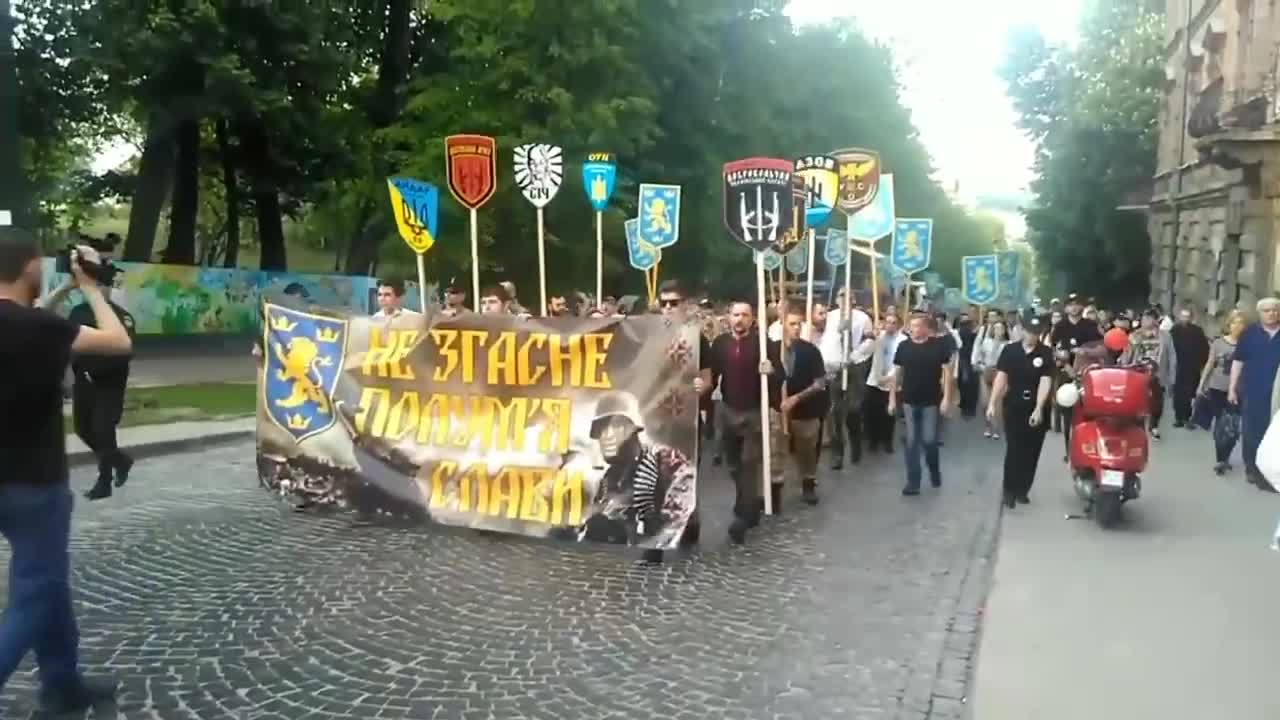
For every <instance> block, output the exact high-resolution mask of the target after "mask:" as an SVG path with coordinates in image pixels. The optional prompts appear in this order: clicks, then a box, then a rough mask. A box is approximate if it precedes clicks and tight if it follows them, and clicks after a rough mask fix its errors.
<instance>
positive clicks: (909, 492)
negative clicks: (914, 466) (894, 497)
mask: <svg viewBox="0 0 1280 720" xmlns="http://www.w3.org/2000/svg"><path fill="white" fill-rule="evenodd" d="M902 494H903V495H904V496H906V497H915V496H916V495H919V494H920V488H918V487H915V488H913V487H904V488H902Z"/></svg>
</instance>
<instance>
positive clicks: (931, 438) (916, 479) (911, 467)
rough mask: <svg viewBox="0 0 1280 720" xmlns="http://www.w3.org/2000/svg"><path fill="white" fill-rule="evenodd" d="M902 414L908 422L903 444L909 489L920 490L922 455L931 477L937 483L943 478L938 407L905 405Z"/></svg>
mask: <svg viewBox="0 0 1280 720" xmlns="http://www.w3.org/2000/svg"><path fill="white" fill-rule="evenodd" d="M902 414H903V416H904V418H905V419H906V421H907V427H906V431H907V437H906V439H905V442H903V446H904V447H903V452H904V453H905V454H906V459H907V487H908V488H910V489H912V490H919V489H920V456H921V455H924V462H925V465H927V466H928V467H929V477H930V478H931V479H932V480H934V481H935V482H937V481H938V480H940V479H941V478H942V472H941V470H940V469H939V467H938V425H939V422H938V421H939V414H938V406H937V405H904V406H903V408H902Z"/></svg>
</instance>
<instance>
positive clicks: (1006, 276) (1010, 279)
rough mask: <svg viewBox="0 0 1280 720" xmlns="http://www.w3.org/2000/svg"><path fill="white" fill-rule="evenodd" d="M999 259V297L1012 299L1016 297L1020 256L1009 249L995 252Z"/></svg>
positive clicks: (1020, 262)
mask: <svg viewBox="0 0 1280 720" xmlns="http://www.w3.org/2000/svg"><path fill="white" fill-rule="evenodd" d="M996 255H997V257H998V258H999V260H1000V297H1001V298H1003V299H1005V300H1012V299H1014V298H1015V297H1017V293H1018V280H1019V277H1018V276H1019V270H1020V269H1021V268H1019V265H1021V264H1022V256H1020V255H1018V253H1016V252H1013V251H1011V250H1008V251H1005V252H1001V253H996Z"/></svg>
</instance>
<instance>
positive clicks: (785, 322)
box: [379, 281, 1280, 543]
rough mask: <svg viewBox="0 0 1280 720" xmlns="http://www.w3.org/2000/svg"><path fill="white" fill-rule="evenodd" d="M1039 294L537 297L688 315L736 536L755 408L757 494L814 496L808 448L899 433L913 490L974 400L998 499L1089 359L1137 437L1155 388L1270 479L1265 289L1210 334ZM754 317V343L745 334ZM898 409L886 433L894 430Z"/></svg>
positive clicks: (860, 452)
mask: <svg viewBox="0 0 1280 720" xmlns="http://www.w3.org/2000/svg"><path fill="white" fill-rule="evenodd" d="M403 292H404V290H403V285H402V284H399V283H395V282H388V283H384V285H383V287H382V288H380V292H379V302H380V304H381V305H382V310H380V312H381V313H395V312H400V311H401V310H400V296H402V295H403ZM444 301H445V302H444V312H445V314H456V313H459V312H463V311H465V309H466V307H467V304H466V291H465V289H464V288H463V287H462V286H461V285H460V284H458V283H456V282H449V283H447V284H446V287H445V293H444ZM479 305H480V309H481V312H497V313H511V314H528V312H529V311H528V310H526V309H525V308H524V307H523V306H521V305H520V303H519V302H518V301H517V300H516V297H515V287H514V286H513V285H512V284H511V283H501V284H498V285H493V286H490V287H488V288H486V289H484V290H483V291H482V292H481V298H480V303H479ZM1039 305H1040V303H1039V302H1038V301H1037V302H1036V303H1035V307H1033V308H1029V309H1026V310H1023V311H1018V310H1014V309H1010V310H1008V311H1007V312H1006V311H1003V310H1000V309H995V308H988V309H986V310H985V312H982V309H980V308H978V307H976V306H970V307H969V309H968V311H966V312H961V313H959V314H958V315H957V316H955V317H954V318H952V317H949V316H948V315H947V314H946V313H944V312H933V311H930V310H926V309H923V308H917V309H913V310H910V311H899V309H898V308H897V307H895V306H893V305H888V306H886V307H885V308H884V311H883V312H882V313H881V314H880V316H879V317H874V318H873V317H872V313H871V311H870V309H869V308H865V307H861V306H859V305H858V304H857V303H856V302H854V303H851V302H850V298H849V297H848V296H847V295H846V294H845V292H844V291H843V290H840V291H838V292H837V294H836V297H835V300H834V302H833V303H831V304H830V305H827V304H826V303H822V302H815V303H813V305H812V307H811V310H810V309H808V308H806V303H805V302H804V300H803V299H800V300H798V301H797V300H782V301H779V302H775V303H773V304H772V305H771V306H770V312H769V317H767V318H765V319H764V323H761V322H760V321H759V319H758V318H757V317H756V308H755V306H754V304H753V303H751V302H748V301H745V300H743V301H734V302H730V303H727V304H724V305H722V306H720V307H719V308H716V307H714V306H713V305H712V303H711V302H709V301H707V300H702V301H700V302H695V301H694V299H693V298H692V297H690V296H689V294H687V293H686V292H685V290H684V289H683V288H682V287H681V285H680V284H679V283H678V282H676V281H668V282H665V283H663V284H662V285H661V286H660V287H659V289H658V293H657V302H656V303H655V304H654V305H652V306H647V305H646V304H644V303H643V301H640V300H637V299H631V301H630V302H627V301H626V299H624V300H623V301H621V302H620V301H618V300H615V299H613V298H604V299H603V300H602V301H601V302H600V303H598V304H592V303H590V302H589V301H588V299H587V298H586V297H585V296H583V295H581V294H579V293H554V292H553V293H551V294H550V295H549V296H548V301H547V314H548V315H551V316H571V315H575V316H588V317H609V316H616V315H627V314H640V313H646V312H661V313H662V314H664V315H667V316H668V317H671V318H672V319H674V320H677V321H679V322H693V321H696V322H700V324H701V328H702V341H701V342H702V347H701V352H700V358H701V367H700V373H699V377H698V379H697V381H696V383H695V390H696V392H697V393H698V395H699V397H700V401H701V408H702V417H703V420H704V422H703V433H704V437H705V439H706V440H707V441H708V442H706V443H705V446H708V447H709V450H708V452H707V453H706V454H707V455H709V456H710V457H711V460H710V461H711V462H712V463H713V464H715V465H725V466H727V468H728V470H729V472H730V475H731V476H732V477H733V480H734V483H735V488H736V499H735V502H734V508H733V522H732V523H731V525H730V530H729V532H730V536H731V538H732V539H733V541H734V542H739V543H740V542H743V541H744V540H745V538H746V535H747V533H748V531H749V530H751V529H752V528H754V527H755V526H757V525H758V524H759V522H760V517H761V515H762V513H763V509H764V498H763V483H762V481H761V480H762V479H761V477H760V474H761V472H762V470H763V462H762V461H763V454H764V453H765V452H766V449H765V448H764V447H763V439H762V434H761V426H762V425H763V424H765V423H768V426H769V430H770V433H769V434H770V438H771V441H770V443H769V445H770V447H769V448H768V449H767V452H768V453H769V457H770V475H771V477H770V490H771V497H770V498H769V499H770V504H771V506H772V508H773V510H774V512H781V511H782V508H783V493H782V490H783V487H784V486H785V484H786V482H787V481H788V478H790V481H791V482H793V483H795V484H798V485H799V486H800V489H801V497H802V498H803V500H804V501H805V502H806V503H808V504H817V503H818V502H819V496H818V467H819V463H820V458H822V457H823V455H824V452H825V455H826V458H827V461H828V463H829V466H830V469H831V470H832V471H833V472H839V471H841V470H842V469H843V468H844V467H845V466H846V463H849V464H853V465H857V464H858V463H860V462H861V461H862V459H863V456H864V453H871V454H884V455H892V454H894V453H895V452H896V448H899V447H900V448H901V450H902V456H903V461H904V464H905V483H904V486H903V489H902V494H903V495H904V496H907V497H911V496H916V495H919V494H920V492H921V488H922V484H923V479H924V477H925V475H926V474H927V476H928V479H929V484H930V486H932V487H934V488H937V487H940V486H941V485H942V481H943V477H942V475H943V473H942V464H941V460H940V452H941V450H940V448H941V447H942V446H943V444H944V437H945V428H946V426H947V423H948V421H949V420H950V418H951V417H952V416H953V415H958V416H959V417H960V418H961V419H971V418H975V419H976V418H977V417H978V416H979V415H982V416H983V423H984V432H983V434H984V437H986V438H989V439H991V440H1000V439H1002V438H1003V439H1005V440H1007V442H1006V452H1005V461H1004V494H1003V498H1002V500H1003V502H1004V504H1005V505H1006V506H1007V507H1009V508H1015V507H1016V506H1017V505H1018V504H1021V503H1029V502H1030V501H1031V499H1030V490H1031V486H1032V484H1033V482H1034V477H1035V471H1036V466H1037V464H1038V461H1039V457H1040V454H1041V448H1042V445H1043V443H1044V439H1045V436H1046V435H1047V434H1048V433H1049V432H1050V431H1052V432H1055V433H1059V434H1061V435H1062V436H1063V438H1064V445H1063V447H1064V458H1063V459H1064V461H1065V460H1066V457H1065V456H1066V454H1067V453H1066V449H1067V448H1069V443H1070V432H1071V421H1070V412H1071V411H1070V410H1069V409H1068V408H1065V407H1062V406H1060V405H1058V404H1057V403H1056V401H1055V391H1056V390H1057V389H1058V388H1059V387H1061V386H1062V385H1063V384H1064V383H1069V382H1071V381H1072V379H1073V376H1074V374H1075V372H1076V371H1077V369H1078V368H1079V367H1082V364H1087V363H1091V362H1107V363H1121V364H1145V365H1146V366H1148V367H1149V368H1150V372H1151V380H1150V388H1151V397H1150V407H1149V408H1148V416H1147V421H1146V422H1147V428H1148V431H1149V433H1150V435H1151V437H1152V439H1154V440H1159V439H1160V438H1161V437H1162V436H1161V432H1162V423H1163V419H1164V409H1165V407H1166V405H1168V404H1170V403H1171V404H1172V406H1173V427H1174V428H1187V429H1196V428H1202V429H1205V430H1211V431H1212V432H1211V437H1212V442H1211V445H1212V450H1213V454H1214V460H1213V463H1212V469H1213V471H1214V472H1215V473H1216V474H1218V475H1226V474H1228V473H1230V472H1231V471H1232V470H1233V469H1234V468H1233V465H1232V464H1231V462H1230V457H1231V454H1232V452H1233V450H1234V448H1235V445H1236V444H1237V442H1239V444H1240V445H1241V446H1242V455H1243V461H1244V466H1245V475H1244V476H1245V479H1246V480H1247V481H1248V482H1249V483H1251V484H1253V485H1255V486H1256V487H1258V488H1259V489H1260V490H1265V491H1271V490H1272V486H1271V484H1270V483H1269V482H1267V481H1266V480H1265V479H1264V478H1263V477H1262V475H1261V473H1260V472H1259V471H1258V468H1257V463H1256V455H1257V450H1258V446H1259V444H1260V442H1261V440H1262V437H1263V435H1264V434H1265V432H1266V429H1267V427H1268V425H1269V424H1270V421H1271V417H1272V415H1273V414H1274V412H1275V410H1277V409H1280V384H1278V383H1275V378H1276V374H1277V370H1278V368H1280V340H1277V330H1278V329H1280V301H1277V300H1275V299H1273V298H1268V299H1264V300H1262V301H1260V302H1259V303H1258V304H1257V307H1256V311H1257V318H1256V321H1253V322H1252V323H1250V318H1249V317H1248V316H1247V315H1246V313H1244V312H1241V311H1232V312H1230V313H1228V314H1226V315H1225V316H1224V317H1223V318H1222V325H1221V331H1220V332H1213V333H1212V334H1213V335H1214V337H1212V338H1211V337H1210V336H1209V335H1210V334H1209V333H1206V332H1205V330H1204V329H1203V328H1202V327H1201V326H1200V325H1199V324H1197V323H1196V321H1195V318H1194V314H1193V312H1192V311H1191V310H1190V309H1186V308H1183V309H1180V310H1179V311H1178V312H1177V314H1176V316H1173V315H1170V314H1169V313H1167V312H1166V311H1165V310H1164V308H1162V307H1161V306H1159V305H1155V306H1152V307H1150V308H1147V309H1146V310H1143V311H1142V312H1135V311H1134V310H1132V309H1126V310H1119V311H1111V310H1108V309H1106V308H1102V307H1099V306H1098V305H1097V304H1096V303H1095V302H1094V301H1092V300H1085V299H1082V298H1080V297H1078V296H1076V295H1074V294H1073V295H1069V296H1067V298H1066V299H1065V301H1061V300H1059V299H1057V298H1055V299H1053V300H1051V301H1050V302H1049V303H1048V305H1047V306H1045V307H1039ZM762 324H763V325H764V327H765V332H766V334H767V348H768V349H767V355H766V357H764V358H761V357H760V352H759V342H758V338H757V336H756V333H757V332H758V329H759V327H760V326H761V325H762ZM1104 338H1105V340H1104ZM761 374H763V375H765V376H766V378H767V379H768V388H769V408H770V410H769V413H768V417H767V418H763V417H761V414H760V392H761V391H760V376H761ZM1273 390H1275V392H1273ZM1273 396H1274V397H1273ZM983 401H985V402H986V405H985V408H983V407H981V406H980V403H981V402H983ZM984 409H985V412H983V410H984ZM899 423H901V424H902V431H901V433H900V435H901V437H900V439H897V442H895V435H898V434H899V433H898V432H897V426H898V424H899Z"/></svg>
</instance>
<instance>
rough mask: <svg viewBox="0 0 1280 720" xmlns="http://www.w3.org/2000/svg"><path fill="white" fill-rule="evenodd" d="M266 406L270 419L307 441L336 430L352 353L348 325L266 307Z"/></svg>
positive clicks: (297, 438) (264, 395) (302, 313)
mask: <svg viewBox="0 0 1280 720" xmlns="http://www.w3.org/2000/svg"><path fill="white" fill-rule="evenodd" d="M265 319H266V323H265V325H264V327H263V336H264V337H263V343H262V345H263V348H262V352H263V360H264V361H265V362H264V363H263V370H262V372H263V381H262V392H263V402H264V404H265V406H266V411H267V417H269V418H271V421H272V422H274V423H275V424H276V425H279V426H280V428H281V429H283V430H284V431H285V432H287V433H289V434H290V435H292V436H293V438H294V440H296V441H298V442H302V441H303V440H306V439H307V438H309V437H312V436H314V435H318V434H320V433H322V432H324V431H325V430H328V429H329V428H331V427H333V425H334V423H335V422H336V418H337V415H336V412H335V410H334V408H333V392H334V390H335V389H336V388H337V385H338V378H339V376H341V374H342V363H343V360H344V358H345V357H346V354H347V321H346V320H336V319H334V318H330V317H325V316H323V315H315V314H312V313H308V312H302V311H300V310H292V309H290V308H286V307H281V306H279V305H272V304H270V303H267V305H266V313H265Z"/></svg>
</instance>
